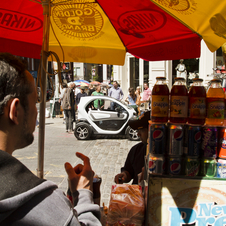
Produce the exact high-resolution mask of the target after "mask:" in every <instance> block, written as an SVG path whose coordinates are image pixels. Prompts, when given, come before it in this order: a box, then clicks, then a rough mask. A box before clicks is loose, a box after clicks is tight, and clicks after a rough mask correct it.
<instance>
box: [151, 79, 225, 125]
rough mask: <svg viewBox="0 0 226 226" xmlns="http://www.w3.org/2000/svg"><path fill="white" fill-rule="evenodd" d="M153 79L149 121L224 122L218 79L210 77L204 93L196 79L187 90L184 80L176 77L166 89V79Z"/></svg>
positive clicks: (197, 123) (221, 91)
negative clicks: (209, 83)
mask: <svg viewBox="0 0 226 226" xmlns="http://www.w3.org/2000/svg"><path fill="white" fill-rule="evenodd" d="M156 79H157V81H156V84H155V85H154V87H153V90H152V112H151V120H152V121H153V122H161V123H165V122H168V121H170V122H172V123H187V122H188V123H190V124H195V125H204V124H206V125H223V124H224V112H225V100H226V97H225V93H224V90H223V88H222V87H221V80H219V79H213V80H211V85H210V87H209V88H208V90H207V92H206V89H205V87H204V86H203V85H202V82H203V80H202V79H199V78H195V79H193V84H192V86H191V88H190V89H189V91H188V90H187V88H186V85H185V79H184V78H179V77H177V78H175V83H174V84H173V87H172V89H171V91H170V92H169V88H168V86H167V85H166V82H165V81H166V78H165V77H157V78H156ZM169 101H170V104H169ZM169 111H170V112H169Z"/></svg>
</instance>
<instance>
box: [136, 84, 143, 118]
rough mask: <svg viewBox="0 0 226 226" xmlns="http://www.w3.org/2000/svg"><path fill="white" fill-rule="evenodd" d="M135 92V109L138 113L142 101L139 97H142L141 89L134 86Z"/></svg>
mask: <svg viewBox="0 0 226 226" xmlns="http://www.w3.org/2000/svg"><path fill="white" fill-rule="evenodd" d="M135 94H136V95H137V102H136V103H137V110H138V115H140V113H141V112H140V106H141V103H142V101H141V99H142V96H141V91H140V86H137V88H136V92H135Z"/></svg>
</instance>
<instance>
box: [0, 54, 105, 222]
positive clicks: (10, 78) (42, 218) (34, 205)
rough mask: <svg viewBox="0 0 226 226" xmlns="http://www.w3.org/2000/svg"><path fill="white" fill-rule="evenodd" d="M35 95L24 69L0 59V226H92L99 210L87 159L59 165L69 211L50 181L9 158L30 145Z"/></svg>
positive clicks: (9, 57) (8, 58) (10, 57)
mask: <svg viewBox="0 0 226 226" xmlns="http://www.w3.org/2000/svg"><path fill="white" fill-rule="evenodd" d="M36 101H37V93H36V89H35V85H34V80H33V77H32V76H31V74H30V73H29V72H28V71H27V70H26V68H25V66H24V64H23V63H22V62H21V61H20V60H19V59H18V58H16V57H14V56H13V55H11V54H8V53H0V181H1V183H0V225H6V226H10V225H19V226H20V225H22V226H25V225H29V226H33V225H35V226H36V225H37V226H60V225H64V226H66V225H69V226H72V225H76V226H78V225H94V226H96V225H98V226H100V225H101V223H100V221H99V219H100V211H99V206H98V205H95V204H93V198H92V197H93V193H92V181H93V171H92V169H91V166H90V163H89V158H88V157H86V156H85V155H83V154H81V153H76V155H77V157H79V158H81V159H82V160H83V162H84V165H82V164H79V165H77V166H76V167H74V168H73V167H72V166H71V165H70V164H69V163H65V169H66V172H67V174H68V180H69V184H70V189H71V193H72V195H73V201H74V206H72V205H71V202H70V201H69V200H68V199H67V197H66V196H65V194H64V193H63V192H62V191H61V190H60V189H58V187H57V185H56V184H54V183H53V182H51V181H46V180H44V179H40V178H38V177H36V176H35V175H34V174H33V173H32V172H31V171H29V170H28V169H27V168H26V166H24V165H23V164H22V163H21V162H20V161H19V160H17V159H16V158H14V157H13V156H12V153H13V152H14V151H15V150H16V149H20V148H24V147H26V146H28V145H30V144H31V143H32V142H33V139H34V136H33V132H34V130H35V125H36V117H37V109H36Z"/></svg>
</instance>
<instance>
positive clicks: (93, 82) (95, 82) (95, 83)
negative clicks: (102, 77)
mask: <svg viewBox="0 0 226 226" xmlns="http://www.w3.org/2000/svg"><path fill="white" fill-rule="evenodd" d="M90 84H92V85H100V82H98V81H92V82H90Z"/></svg>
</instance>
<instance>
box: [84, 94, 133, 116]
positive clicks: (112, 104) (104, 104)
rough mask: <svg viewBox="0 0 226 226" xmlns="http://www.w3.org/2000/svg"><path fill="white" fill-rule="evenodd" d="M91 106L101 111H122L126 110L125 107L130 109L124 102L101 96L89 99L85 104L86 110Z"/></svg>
mask: <svg viewBox="0 0 226 226" xmlns="http://www.w3.org/2000/svg"><path fill="white" fill-rule="evenodd" d="M89 108H91V109H92V110H103V111H115V110H120V111H122V112H124V111H127V110H126V109H130V108H129V107H128V106H126V105H125V104H124V103H122V102H121V103H120V104H119V103H118V102H116V101H114V100H112V99H104V98H101V96H98V97H96V99H93V100H91V101H89V103H88V104H87V105H86V110H87V111H88V109H89Z"/></svg>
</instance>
